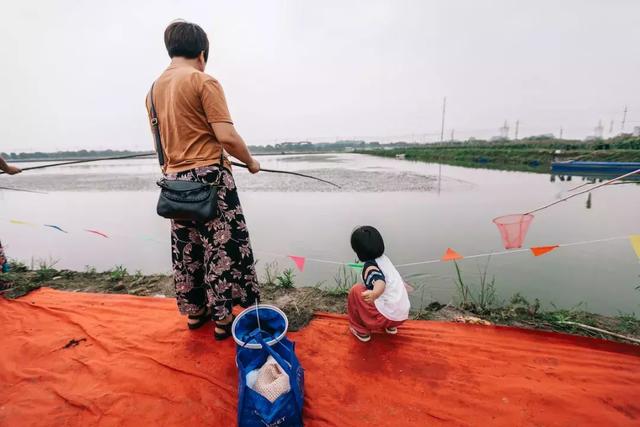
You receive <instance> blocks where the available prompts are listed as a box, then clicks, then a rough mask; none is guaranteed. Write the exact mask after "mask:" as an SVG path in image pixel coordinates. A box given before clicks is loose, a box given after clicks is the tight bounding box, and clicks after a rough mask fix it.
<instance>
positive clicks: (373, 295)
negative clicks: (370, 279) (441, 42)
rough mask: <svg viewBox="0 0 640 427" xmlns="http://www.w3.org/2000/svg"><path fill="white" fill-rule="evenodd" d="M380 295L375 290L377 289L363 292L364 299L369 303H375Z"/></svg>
mask: <svg viewBox="0 0 640 427" xmlns="http://www.w3.org/2000/svg"><path fill="white" fill-rule="evenodd" d="M379 296H380V295H379V294H378V293H377V292H375V291H364V292H363V293H362V299H363V300H364V301H365V302H368V303H369V304H373V302H374V301H375V300H376V299H377V298H378V297H379Z"/></svg>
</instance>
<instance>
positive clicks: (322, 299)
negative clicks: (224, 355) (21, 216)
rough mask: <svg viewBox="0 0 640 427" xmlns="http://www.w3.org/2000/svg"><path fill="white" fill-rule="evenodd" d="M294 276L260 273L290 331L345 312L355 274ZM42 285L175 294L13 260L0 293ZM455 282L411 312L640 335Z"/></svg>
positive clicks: (635, 325)
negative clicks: (443, 299)
mask: <svg viewBox="0 0 640 427" xmlns="http://www.w3.org/2000/svg"><path fill="white" fill-rule="evenodd" d="M456 267H457V266H456ZM294 281H295V274H294V272H293V271H292V270H290V269H288V270H284V271H280V270H279V269H278V266H277V265H276V264H270V265H267V266H266V267H265V268H264V274H263V277H262V278H261V286H262V288H261V289H262V302H263V303H268V304H275V305H277V306H278V307H280V308H281V309H283V310H284V312H285V313H287V316H288V318H289V323H290V329H291V330H297V329H299V328H301V327H303V326H305V325H306V324H307V323H308V322H309V321H310V320H311V319H312V318H313V313H314V311H325V312H333V313H345V312H346V296H347V293H348V290H349V288H350V286H351V284H352V283H354V282H355V281H356V274H355V273H354V272H353V271H352V270H350V269H347V268H341V269H340V270H339V271H338V272H337V273H336V276H335V277H334V278H333V283H331V284H328V285H326V286H323V285H320V284H318V285H316V286H307V287H300V286H295V283H294ZM43 286H46V287H51V288H54V289H59V290H65V291H70V292H97V293H115V294H131V295H140V296H158V297H174V296H175V294H174V291H173V280H172V278H171V277H170V276H166V275H143V274H140V273H134V274H130V273H129V272H128V271H127V270H126V269H125V268H123V267H121V266H118V267H115V268H114V269H112V270H109V271H104V272H97V271H95V269H93V268H90V267H88V268H87V269H86V271H84V272H78V271H69V270H57V269H55V268H54V267H53V266H51V265H48V264H47V263H40V264H39V265H38V266H37V267H35V268H33V269H29V268H27V267H26V266H24V265H22V264H13V265H12V269H11V271H10V272H9V273H4V274H0V295H1V296H3V297H5V298H19V297H22V296H24V295H27V294H28V293H29V292H31V291H32V290H35V289H38V288H40V287H43ZM455 286H456V290H457V296H456V298H455V300H454V301H452V302H450V303H449V304H441V303H439V302H436V301H424V299H423V298H422V297H423V296H424V293H425V290H428V286H426V285H424V286H417V288H416V289H415V290H414V294H413V295H414V300H415V299H416V298H417V299H419V300H420V302H419V303H418V304H417V306H416V304H415V302H414V307H413V311H412V313H411V317H412V318H413V319H416V320H438V321H452V322H464V323H477V324H498V325H508V326H515V327H522V328H530V329H539V330H548V331H555V332H564V333H570V334H576V335H583V336H591V337H598V338H604V339H610V340H616V341H622V342H627V341H626V340H624V339H619V338H617V337H615V336H612V335H609V334H606V333H600V332H595V331H592V330H589V329H585V328H584V327H581V326H577V325H575V323H580V324H583V325H587V326H592V327H596V328H600V329H604V330H606V331H609V332H613V333H617V334H621V335H624V336H627V337H631V338H636V339H640V320H639V319H638V318H637V317H636V315H635V314H633V313H630V314H624V313H620V315H618V316H602V315H599V314H594V313H590V312H588V311H586V310H584V309H583V308H582V305H581V304H579V305H577V306H575V307H572V308H569V309H564V308H554V309H553V310H542V309H541V307H540V302H539V301H538V300H537V299H536V300H533V301H529V300H527V299H526V298H524V297H523V296H521V295H519V294H516V295H514V296H513V297H512V298H511V299H510V300H508V301H499V300H498V298H497V297H496V289H495V281H494V280H491V281H489V280H487V276H486V275H485V276H484V278H482V279H481V280H480V282H479V283H474V284H470V283H467V282H465V281H464V280H463V278H462V274H458V279H457V280H456V283H455ZM639 288H640V286H639ZM639 295H640V294H639Z"/></svg>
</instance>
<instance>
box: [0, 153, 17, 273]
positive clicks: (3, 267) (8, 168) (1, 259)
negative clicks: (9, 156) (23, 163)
mask: <svg viewBox="0 0 640 427" xmlns="http://www.w3.org/2000/svg"><path fill="white" fill-rule="evenodd" d="M0 170H1V171H2V172H4V173H8V174H9V175H15V174H17V173H20V172H22V170H20V169H19V168H17V167H15V166H12V165H9V164H7V162H5V161H4V159H3V158H2V157H0ZM0 271H2V272H5V273H6V272H7V271H9V260H8V259H7V257H6V255H5V254H4V249H2V242H0Z"/></svg>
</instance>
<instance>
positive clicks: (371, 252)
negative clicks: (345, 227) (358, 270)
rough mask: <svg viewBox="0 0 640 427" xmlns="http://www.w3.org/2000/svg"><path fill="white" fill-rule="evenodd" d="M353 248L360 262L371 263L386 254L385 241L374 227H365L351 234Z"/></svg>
mask: <svg viewBox="0 0 640 427" xmlns="http://www.w3.org/2000/svg"><path fill="white" fill-rule="evenodd" d="M351 248H353V251H354V252H355V253H356V255H357V256H358V259H359V260H360V261H371V260H374V259H376V258H379V257H381V256H382V255H383V254H384V240H382V235H381V234H380V232H379V231H378V230H376V229H375V228H374V227H372V226H370V225H363V226H361V227H358V228H356V229H355V230H353V233H351Z"/></svg>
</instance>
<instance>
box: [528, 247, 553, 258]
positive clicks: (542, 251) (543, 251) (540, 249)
mask: <svg viewBox="0 0 640 427" xmlns="http://www.w3.org/2000/svg"><path fill="white" fill-rule="evenodd" d="M558 247H559V246H558V245H553V246H535V247H533V248H529V249H530V250H531V253H533V256H540V255H544V254H546V253H549V252H551V251H552V250H554V249H556V248H558Z"/></svg>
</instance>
